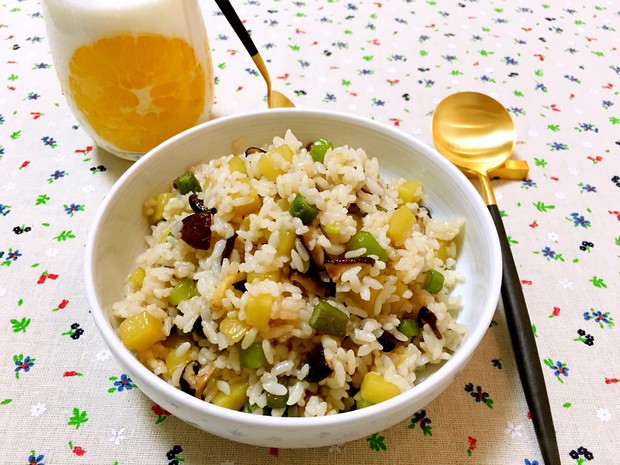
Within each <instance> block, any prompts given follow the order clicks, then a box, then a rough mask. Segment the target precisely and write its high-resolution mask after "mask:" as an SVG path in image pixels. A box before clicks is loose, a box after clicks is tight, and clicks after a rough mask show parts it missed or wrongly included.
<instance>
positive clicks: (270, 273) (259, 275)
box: [247, 270, 281, 283]
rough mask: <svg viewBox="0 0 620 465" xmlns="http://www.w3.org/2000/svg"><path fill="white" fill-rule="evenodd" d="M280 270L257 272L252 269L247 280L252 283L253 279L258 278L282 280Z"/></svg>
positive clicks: (261, 279) (262, 279)
mask: <svg viewBox="0 0 620 465" xmlns="http://www.w3.org/2000/svg"><path fill="white" fill-rule="evenodd" d="M280 273H281V272H280V270H272V271H268V272H266V273H256V272H255V271H250V272H249V273H248V278H247V281H248V282H249V283H251V282H252V281H254V280H256V279H258V280H260V281H275V282H278V281H280Z"/></svg>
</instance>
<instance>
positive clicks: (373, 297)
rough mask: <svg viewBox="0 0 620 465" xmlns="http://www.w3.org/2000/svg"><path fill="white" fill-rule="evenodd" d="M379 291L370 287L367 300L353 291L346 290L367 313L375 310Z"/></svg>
mask: <svg viewBox="0 0 620 465" xmlns="http://www.w3.org/2000/svg"><path fill="white" fill-rule="evenodd" d="M380 293H381V289H373V288H370V298H369V299H368V300H364V299H362V296H361V295H359V293H357V292H355V291H350V292H347V296H348V297H349V298H350V299H351V300H352V301H353V303H354V304H355V305H357V306H358V307H359V308H361V309H362V310H366V311H367V312H368V313H369V314H372V313H373V312H374V310H375V304H376V303H377V297H379V294H380Z"/></svg>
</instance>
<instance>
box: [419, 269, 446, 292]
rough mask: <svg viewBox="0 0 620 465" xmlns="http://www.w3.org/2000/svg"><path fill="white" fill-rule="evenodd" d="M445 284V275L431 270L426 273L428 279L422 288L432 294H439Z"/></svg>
mask: <svg viewBox="0 0 620 465" xmlns="http://www.w3.org/2000/svg"><path fill="white" fill-rule="evenodd" d="M443 282H444V276H443V274H441V272H439V271H437V270H434V269H432V268H431V269H430V270H428V271H427V272H426V278H425V279H424V285H423V286H422V287H423V288H424V289H425V290H427V291H428V292H430V293H431V294H437V293H438V292H439V291H441V289H442V288H443Z"/></svg>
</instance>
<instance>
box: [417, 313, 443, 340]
mask: <svg viewBox="0 0 620 465" xmlns="http://www.w3.org/2000/svg"><path fill="white" fill-rule="evenodd" d="M417 321H418V325H419V326H424V325H425V324H427V325H428V326H429V327H430V328H431V330H432V331H433V333H434V334H435V337H437V339H441V338H442V335H441V331H439V328H438V327H437V315H435V314H434V313H433V312H432V311H431V310H430V309H429V308H428V307H426V306H424V305H423V306H422V307H421V308H420V310H419V311H418V319H417Z"/></svg>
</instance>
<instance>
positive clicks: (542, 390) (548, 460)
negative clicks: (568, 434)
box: [488, 204, 561, 465]
mask: <svg viewBox="0 0 620 465" xmlns="http://www.w3.org/2000/svg"><path fill="white" fill-rule="evenodd" d="M488 209H489V212H490V213H491V217H492V218H493V222H494V223H495V228H496V229H497V234H498V236H499V243H500V246H501V249H502V261H503V271H502V301H503V303H504V311H505V312H506V321H507V322H508V331H509V333H510V338H511V340H512V346H513V348H514V351H515V358H516V360H517V368H518V369H519V376H520V377H521V384H522V385H523V390H524V392H525V399H526V401H527V405H528V407H529V408H530V412H531V414H532V421H533V422H534V430H535V431H536V436H537V438H538V445H539V446H540V452H541V454H542V457H543V460H544V461H545V464H546V465H559V464H560V463H561V461H560V453H559V451H558V443H557V438H556V434H555V428H554V426H553V416H552V415H551V407H550V405H549V397H548V396H547V390H546V387H545V379H544V377H543V372H542V368H541V365H540V357H539V355H538V349H537V347H536V341H535V340H534V333H533V331H532V323H531V321H530V317H529V314H528V311H527V305H526V303H525V297H524V296H523V289H522V288H521V281H520V280H519V274H518V273H517V268H516V266H515V262H514V258H513V257H512V253H511V252H510V245H509V244H508V238H507V236H506V230H505V229H504V223H503V221H502V217H501V215H500V212H499V208H497V205H494V204H491V205H488Z"/></svg>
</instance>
